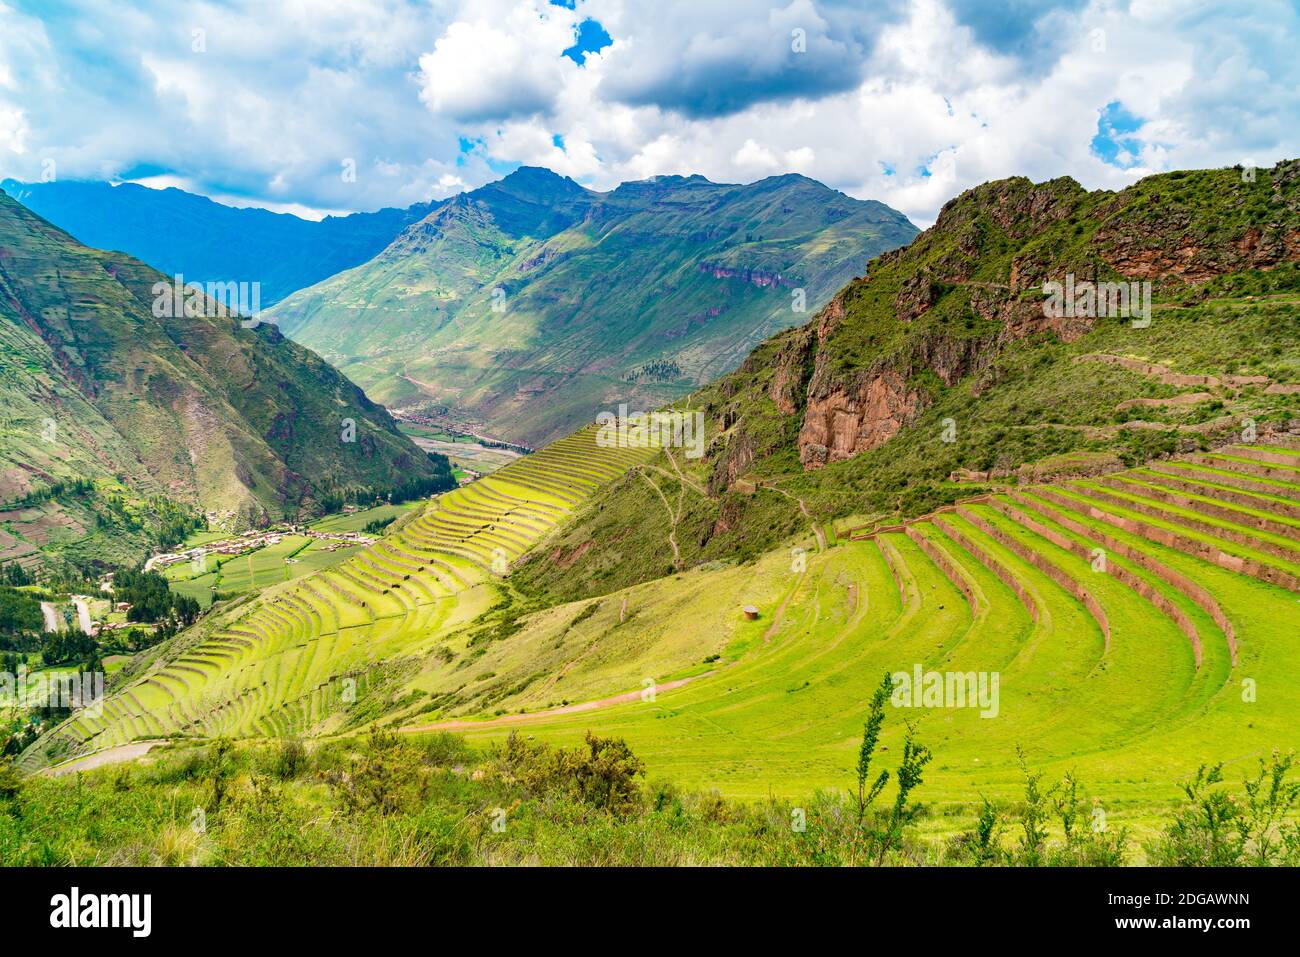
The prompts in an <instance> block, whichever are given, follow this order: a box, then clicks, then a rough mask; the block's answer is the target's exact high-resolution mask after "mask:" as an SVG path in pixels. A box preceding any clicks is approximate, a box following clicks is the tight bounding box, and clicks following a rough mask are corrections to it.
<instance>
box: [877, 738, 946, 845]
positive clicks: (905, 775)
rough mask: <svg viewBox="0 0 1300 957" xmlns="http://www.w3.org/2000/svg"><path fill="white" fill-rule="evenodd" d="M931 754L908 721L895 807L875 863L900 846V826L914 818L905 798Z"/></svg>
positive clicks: (915, 809)
mask: <svg viewBox="0 0 1300 957" xmlns="http://www.w3.org/2000/svg"><path fill="white" fill-rule="evenodd" d="M933 757H934V755H933V754H931V753H930V749H929V748H927V747H926V746H925V745H923V744H917V743H916V740H915V729H914V728H913V727H912V726H911V725H910V724H909V725H908V726H907V737H906V738H905V739H904V740H903V760H902V762H901V763H900V764H899V765H898V794H897V795H895V797H894V806H893V807H892V808H891V809H890V811H889V820H888V823H887V824H886V825H885V829H884V833H883V835H882V836H881V839H880V854H879V856H878V857H877V858H876V863H877V864H878V865H879V864H884V863H885V855H886V854H887V853H889V851H890V849H891V848H894V847H898V846H901V844H902V840H903V828H904V827H906V826H907V825H908V824H910V823H911V822H912V821H913V819H915V817H916V814H917V810H918V808H917V807H915V806H914V805H910V804H908V797H909V796H910V795H911V793H912V792H913V791H914V790H916V788H917V787H918V786H919V785H920V783H921V772H922V771H923V770H924V769H925V766H926V765H927V764H929V763H930V759H931V758H933Z"/></svg>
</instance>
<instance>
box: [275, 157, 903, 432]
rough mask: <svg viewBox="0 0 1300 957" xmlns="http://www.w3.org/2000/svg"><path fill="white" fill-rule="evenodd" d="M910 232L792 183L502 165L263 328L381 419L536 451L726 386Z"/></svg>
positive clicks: (870, 209)
mask: <svg viewBox="0 0 1300 957" xmlns="http://www.w3.org/2000/svg"><path fill="white" fill-rule="evenodd" d="M915 234H916V228H915V227H914V226H913V225H912V224H911V223H910V222H908V221H907V219H906V217H904V216H903V215H902V214H901V213H898V212H896V211H894V210H892V209H890V208H889V207H887V206H884V205H882V204H881V203H877V202H863V201H860V200H855V199H851V198H850V197H848V196H845V195H844V194H842V193H839V192H836V191H835V190H832V189H829V188H828V187H826V186H823V185H822V184H820V183H817V182H815V181H813V180H810V179H808V178H806V177H803V176H795V175H788V176H777V177H771V178H768V179H764V180H761V181H759V182H757V183H752V184H749V185H743V186H742V185H728V184H719V183H712V182H709V181H708V180H706V179H704V178H703V177H701V176H691V177H680V176H663V177H656V178H655V179H651V180H646V181H642V182H634V183H624V184H623V185H622V186H620V187H618V188H617V189H615V190H613V191H611V192H608V193H598V192H593V191H591V190H588V189H585V188H583V187H582V186H580V185H578V184H577V183H575V182H574V181H573V180H571V179H567V178H564V177H561V176H558V175H556V174H555V173H553V172H551V171H549V170H545V169H538V168H534V167H521V168H520V169H518V170H516V171H515V172H513V173H511V174H510V175H509V176H507V177H505V178H504V179H502V180H501V181H499V182H496V183H492V184H490V185H488V186H485V187H483V188H481V189H477V190H474V191H473V192H469V193H464V194H461V195H459V196H456V197H454V198H452V199H449V200H446V201H444V202H442V203H439V204H437V205H435V206H434V207H433V209H432V210H431V211H430V212H429V214H428V215H427V216H426V217H425V218H424V219H422V220H421V221H420V222H418V223H413V224H412V225H410V226H408V227H407V228H406V229H405V230H404V231H403V232H402V233H401V235H399V236H398V237H397V238H396V239H394V240H393V242H392V243H391V244H390V245H389V246H388V247H387V248H386V249H384V250H383V252H381V253H380V254H379V255H377V256H376V257H375V258H374V259H372V260H370V261H369V262H367V263H365V264H363V265H361V266H357V267H355V268H353V269H349V270H346V271H344V272H342V273H340V274H339V275H337V276H333V277H331V278H329V279H327V280H325V281H323V282H321V283H318V284H317V285H315V286H312V287H310V288H308V289H303V290H301V291H299V292H297V293H295V294H294V295H292V296H290V297H289V298H288V299H286V300H285V301H284V302H282V303H280V304H279V305H278V306H277V307H276V308H275V309H274V310H273V311H272V313H273V316H274V318H275V320H276V321H277V322H278V323H279V324H280V326H281V328H282V329H283V330H284V331H285V333H286V334H288V335H290V336H291V337H293V338H295V339H296V340H297V341H299V342H301V343H303V344H304V345H307V346H309V347H311V348H313V349H316V350H317V351H319V352H320V353H321V354H322V355H324V356H325V357H326V358H328V359H329V360H330V361H332V362H334V363H335V364H336V365H338V366H339V368H341V369H343V370H344V371H345V372H346V373H347V374H348V375H349V376H351V377H352V378H353V379H354V380H356V381H357V382H358V383H360V384H361V385H362V386H363V387H364V388H366V389H367V391H369V392H370V393H371V394H372V395H373V396H374V397H375V398H376V399H378V400H380V401H382V402H384V403H385V404H387V405H389V406H390V407H399V408H400V407H408V406H424V407H432V409H433V410H434V411H435V412H441V413H443V414H445V415H446V416H447V417H448V418H449V419H450V420H451V421H452V422H453V423H455V424H461V425H463V426H469V427H471V428H481V429H484V430H487V431H489V432H491V433H494V434H496V435H499V436H501V437H503V438H508V439H511V440H514V441H522V442H526V443H530V444H540V443H543V442H546V441H548V440H551V439H554V438H556V437H558V436H561V435H564V434H567V433H568V432H571V431H573V430H574V429H575V428H577V427H578V426H580V425H581V424H583V423H585V422H589V421H591V420H592V419H593V418H594V417H595V415H596V413H597V412H598V411H600V410H602V409H615V408H617V406H618V405H619V403H621V402H627V403H628V404H629V405H630V406H631V407H632V408H633V409H645V408H653V407H657V406H659V405H662V404H663V403H665V402H669V401H671V400H673V399H675V398H677V397H679V396H681V395H682V394H684V393H686V392H688V391H690V390H691V389H692V388H695V387H696V386H698V385H700V384H701V383H703V382H707V381H709V380H710V379H713V378H716V377H717V376H719V375H722V374H723V373H725V372H728V371H730V370H731V369H733V368H734V367H735V365H736V364H737V363H738V362H739V361H740V360H741V359H742V358H743V357H744V356H745V354H746V353H747V352H748V351H749V350H750V349H751V348H752V347H753V346H754V345H755V344H756V343H757V342H759V341H761V340H762V339H763V338H764V337H765V336H767V335H770V334H771V333H773V332H776V331H778V330H780V329H783V328H785V327H788V326H790V325H792V324H794V323H797V322H800V321H802V319H804V318H806V314H808V313H811V311H812V310H814V309H816V308H817V307H818V306H819V305H821V304H822V303H824V302H825V301H826V300H827V299H829V298H830V296H831V295H833V294H834V292H835V291H836V290H837V289H839V288H840V287H841V286H842V285H843V284H844V283H845V282H847V281H848V280H849V279H851V278H852V277H853V276H856V275H858V274H859V273H861V272H862V270H863V268H864V266H865V264H866V262H867V261H868V260H869V259H871V258H872V257H873V256H875V255H878V254H879V253H881V252H884V251H885V250H888V249H892V248H894V247H896V246H899V245H901V244H903V243H905V242H907V241H909V240H910V239H911V238H912V237H913V236H914V235H915Z"/></svg>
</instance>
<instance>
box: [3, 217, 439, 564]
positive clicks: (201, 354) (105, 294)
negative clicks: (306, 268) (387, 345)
mask: <svg viewBox="0 0 1300 957" xmlns="http://www.w3.org/2000/svg"><path fill="white" fill-rule="evenodd" d="M158 282H163V283H168V282H169V280H168V279H167V278H166V277H164V276H162V275H161V274H159V273H157V272H155V271H154V270H152V269H150V268H149V267H147V266H145V265H143V264H142V263H140V262H138V261H136V260H134V259H130V258H128V257H126V256H122V255H120V254H116V253H106V252H101V251H99V250H95V249H90V248H88V247H86V246H82V245H81V244H80V243H78V242H77V241H76V240H74V239H73V238H72V237H71V236H69V235H68V234H66V233H64V232H62V231H61V230H59V229H57V228H55V227H54V226H52V225H51V224H50V223H48V222H46V221H45V220H43V219H41V218H40V217H39V216H37V215H36V214H34V213H32V212H31V211H30V210H28V209H26V208H25V207H23V206H22V205H20V204H19V203H17V202H15V201H14V200H12V199H10V198H8V197H7V196H0V346H2V348H3V351H2V352H0V395H2V396H3V412H4V419H5V428H4V433H3V441H2V442H0V494H3V501H4V502H6V503H15V502H18V503H20V504H21V503H22V502H23V501H24V500H28V499H33V500H34V499H35V498H40V497H42V494H43V493H48V491H49V489H50V487H51V486H52V485H55V484H56V483H58V482H60V481H61V480H63V481H67V480H73V479H92V480H97V481H103V482H106V483H108V485H110V486H112V487H113V488H114V489H118V490H121V489H129V490H131V491H132V492H134V493H136V494H137V495H140V496H145V497H146V498H148V497H157V498H166V499H169V500H172V501H175V502H179V503H183V504H187V505H189V506H191V507H193V508H197V509H202V510H204V511H206V512H207V513H208V516H209V519H210V520H211V521H212V522H213V523H216V524H224V525H236V526H242V525H246V524H248V523H251V522H259V521H264V520H267V519H272V518H278V517H282V516H293V515H296V514H297V513H298V512H299V510H302V509H310V508H312V507H313V506H314V505H316V504H318V503H319V502H320V500H321V498H322V497H323V496H325V495H327V494H331V493H337V492H340V491H343V490H346V489H348V488H360V487H364V488H369V489H373V490H376V491H382V490H391V489H395V488H400V487H402V486H409V485H412V484H421V483H422V484H423V486H428V487H439V486H442V487H445V486H446V485H447V484H448V483H449V482H450V479H449V476H448V472H447V468H446V463H445V461H443V460H441V459H433V458H430V457H429V456H428V455H427V454H426V453H424V452H421V451H420V450H419V449H417V448H416V447H415V446H414V445H412V444H411V443H410V441H409V440H407V439H406V438H405V437H404V436H402V435H401V434H400V433H399V432H398V431H397V430H396V428H395V426H394V424H393V422H392V420H391V419H390V417H389V416H388V414H387V412H385V411H384V409H383V408H382V407H380V406H377V405H375V404H374V403H372V402H371V401H370V400H369V399H367V398H366V396H365V395H364V393H362V392H361V390H360V389H358V388H357V387H356V386H355V385H353V384H352V383H351V382H349V381H348V380H347V379H346V378H344V377H343V376H341V375H340V374H339V373H338V372H337V371H335V370H334V369H333V368H331V367H330V366H329V365H327V364H326V363H325V362H324V361H322V360H321V359H320V358H319V357H318V356H316V355H315V354H314V353H312V352H310V351H308V350H307V349H304V348H303V347H301V346H299V345H297V344H296V343H293V342H290V341H289V340H287V339H285V338H284V337H283V336H282V335H280V333H279V332H278V331H277V330H276V329H275V328H274V327H273V326H269V325H266V324H262V325H260V326H256V327H253V328H244V327H243V323H241V321H240V320H239V319H238V318H236V317H234V316H224V317H220V316H214V317H204V316H196V317H186V318H179V319H175V318H158V317H156V316H155V315H154V310H153V307H154V300H155V295H154V291H153V287H154V284H155V283H158ZM346 420H351V421H352V422H354V423H355V441H343V436H344V434H345V430H348V428H349V427H348V426H347V422H346ZM56 498H57V496H56ZM55 504H57V503H55ZM83 504H84V503H83ZM46 512H48V510H44V511H43V514H45V513H46ZM3 514H4V518H3V521H5V523H6V524H5V526H4V527H5V529H6V532H5V535H6V536H7V537H9V538H14V539H23V540H27V541H28V544H29V545H30V544H32V543H33V541H34V540H33V539H31V537H30V536H27V535H25V534H23V532H22V529H20V528H16V527H14V525H13V524H12V523H11V522H10V519H11V518H12V519H13V520H14V521H18V520H19V518H20V517H14V516H11V515H9V513H3ZM47 517H48V516H47ZM83 517H89V516H83ZM38 524H39V523H38ZM74 524H75V522H74ZM83 531H84V529H83ZM39 537H40V536H37V538H39ZM65 537H70V538H74V539H75V538H77V537H78V536H77V535H76V534H75V531H70V533H69V535H68V536H65ZM9 544H10V545H12V546H14V548H16V549H17V550H18V551H23V550H24V549H23V548H22V547H21V542H12V541H11V542H9Z"/></svg>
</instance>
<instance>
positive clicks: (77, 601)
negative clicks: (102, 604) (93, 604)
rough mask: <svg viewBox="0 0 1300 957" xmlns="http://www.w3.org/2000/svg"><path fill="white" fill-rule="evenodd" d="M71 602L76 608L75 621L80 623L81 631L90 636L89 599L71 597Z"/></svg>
mask: <svg viewBox="0 0 1300 957" xmlns="http://www.w3.org/2000/svg"><path fill="white" fill-rule="evenodd" d="M72 602H73V604H74V605H76V606H77V620H78V621H79V622H80V623H81V630H82V631H83V632H85V633H86V634H90V625H91V621H90V604H89V599H86V598H79V597H77V596H76V595H73V596H72Z"/></svg>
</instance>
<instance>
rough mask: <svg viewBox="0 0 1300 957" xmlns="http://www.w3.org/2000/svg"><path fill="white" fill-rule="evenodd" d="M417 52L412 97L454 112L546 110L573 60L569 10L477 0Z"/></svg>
mask: <svg viewBox="0 0 1300 957" xmlns="http://www.w3.org/2000/svg"><path fill="white" fill-rule="evenodd" d="M473 10H474V12H475V17H474V19H473V20H472V21H466V20H457V21H456V22H455V23H452V24H451V25H450V26H448V27H447V29H446V32H445V33H443V35H442V36H441V37H439V38H438V40H437V41H436V42H435V43H434V45H433V51H432V52H431V53H426V54H425V55H424V56H422V57H420V81H421V89H420V98H421V99H422V100H423V101H424V102H425V103H427V104H428V105H429V108H430V109H431V110H432V111H433V112H434V113H437V114H439V115H443V116H448V117H451V118H453V119H457V120H465V121H470V122H473V121H475V120H502V119H510V118H513V117H517V116H527V115H529V114H532V113H545V112H548V111H549V110H551V109H552V108H553V106H554V104H555V100H556V98H557V97H558V96H559V93H560V91H561V90H562V89H563V87H564V83H565V80H566V76H567V75H568V74H571V73H573V72H575V71H576V70H577V69H578V66H577V64H575V63H573V61H571V60H568V59H566V58H564V57H563V56H562V55H561V54H562V53H563V52H564V50H566V49H567V48H569V47H570V46H572V45H573V42H574V27H575V25H576V17H575V15H574V13H573V12H572V11H570V10H568V9H566V8H564V7H557V6H553V5H550V4H547V3H546V2H545V0H524V2H516V3H510V4H508V5H503V4H500V3H479V4H475V5H474V6H473Z"/></svg>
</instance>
